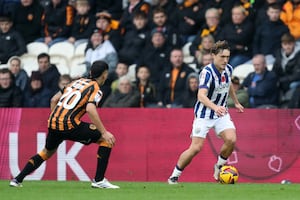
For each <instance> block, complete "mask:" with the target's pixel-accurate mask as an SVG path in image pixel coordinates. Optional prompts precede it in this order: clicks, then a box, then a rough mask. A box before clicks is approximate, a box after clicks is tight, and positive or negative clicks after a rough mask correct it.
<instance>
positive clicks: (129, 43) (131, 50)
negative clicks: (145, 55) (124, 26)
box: [119, 28, 149, 65]
mask: <svg viewBox="0 0 300 200" xmlns="http://www.w3.org/2000/svg"><path fill="white" fill-rule="evenodd" d="M148 37H149V31H148V29H147V28H144V29H141V30H137V29H136V28H133V29H132V30H131V31H129V32H127V33H125V36H124V42H123V47H122V48H121V49H120V51H119V59H120V60H124V61H125V62H126V63H127V64H129V65H131V64H134V63H136V62H137V61H138V58H139V56H140V54H141V52H142V50H143V48H144V47H145V45H146V42H147V40H148V39H147V38H148Z"/></svg>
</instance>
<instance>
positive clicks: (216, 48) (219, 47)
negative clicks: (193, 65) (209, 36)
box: [211, 40, 230, 55]
mask: <svg viewBox="0 0 300 200" xmlns="http://www.w3.org/2000/svg"><path fill="white" fill-rule="evenodd" d="M224 49H227V50H229V51H230V47H229V45H228V43H227V41H226V40H219V41H217V42H216V43H215V44H214V45H213V46H212V48H211V53H212V54H215V55H216V54H218V53H220V52H221V51H223V50H224Z"/></svg>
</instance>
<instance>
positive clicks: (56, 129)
mask: <svg viewBox="0 0 300 200" xmlns="http://www.w3.org/2000/svg"><path fill="white" fill-rule="evenodd" d="M107 75H108V65H107V63H105V62H103V61H96V62H94V63H93V64H92V67H91V70H90V78H89V79H87V78H81V79H78V80H75V81H73V82H72V83H70V84H69V85H67V87H65V88H64V89H63V91H59V92H58V93H57V94H56V95H54V96H53V98H52V99H51V111H52V113H51V114H50V117H49V120H48V135H47V138H46V145H45V148H44V149H43V150H42V151H40V152H39V153H37V154H36V155H34V156H33V157H31V158H30V159H29V161H28V163H27V164H26V165H25V167H24V168H23V170H22V171H21V172H20V173H19V174H18V175H17V176H16V177H15V178H14V179H12V180H11V181H10V186H12V187H22V182H23V180H24V178H25V177H26V176H27V175H28V174H30V173H32V172H33V171H34V170H36V169H37V168H38V167H39V166H40V165H41V164H42V163H43V162H44V161H45V160H48V159H49V158H50V157H51V156H52V155H53V154H54V153H55V152H56V150H57V148H58V146H59V145H60V143H61V142H63V141H64V140H71V141H76V142H80V143H82V144H85V145H89V144H91V143H96V144H99V148H98V156H97V160H98V162H97V169H96V175H95V178H94V180H93V181H92V183H91V186H92V187H93V188H112V189H115V188H119V186H116V185H113V184H111V183H110V182H109V181H108V180H107V179H106V178H105V177H104V174H105V171H106V168H107V165H108V160H109V157H110V152H111V148H112V147H113V146H114V144H115V137H114V136H113V135H112V134H111V133H110V132H109V131H107V130H106V129H105V127H104V125H103V124H102V122H101V119H100V117H99V115H98V113H97V106H98V104H99V102H100V100H101V97H102V92H101V90H100V86H101V85H103V84H104V82H105V80H106V79H107ZM85 113H87V114H88V116H89V118H90V120H91V122H92V123H86V122H83V121H81V117H82V116H83V115H84V114H85Z"/></svg>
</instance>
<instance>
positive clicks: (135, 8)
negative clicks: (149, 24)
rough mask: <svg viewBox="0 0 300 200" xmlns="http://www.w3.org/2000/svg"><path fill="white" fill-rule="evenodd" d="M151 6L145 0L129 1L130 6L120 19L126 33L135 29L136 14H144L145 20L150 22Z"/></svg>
mask: <svg viewBox="0 0 300 200" xmlns="http://www.w3.org/2000/svg"><path fill="white" fill-rule="evenodd" d="M150 9H151V6H150V4H149V3H147V2H144V0H129V4H128V6H127V7H126V8H125V10H124V11H123V14H122V17H121V19H120V23H121V27H122V28H124V29H125V32H128V31H130V30H133V29H135V25H134V23H133V22H134V17H135V16H136V13H141V12H142V13H144V15H145V18H146V19H147V20H149V18H150V17H149V15H150Z"/></svg>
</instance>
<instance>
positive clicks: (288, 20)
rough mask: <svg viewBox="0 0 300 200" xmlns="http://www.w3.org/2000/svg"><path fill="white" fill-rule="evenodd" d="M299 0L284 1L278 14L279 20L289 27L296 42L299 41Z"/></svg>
mask: <svg viewBox="0 0 300 200" xmlns="http://www.w3.org/2000/svg"><path fill="white" fill-rule="evenodd" d="M299 17H300V0H290V1H286V3H285V4H284V5H283V8H282V11H281V13H280V19H281V20H282V21H283V22H284V23H285V25H287V26H288V27H289V30H290V32H291V34H292V35H293V36H294V38H295V39H296V40H299V39H300V29H299V27H300V20H299Z"/></svg>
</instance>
